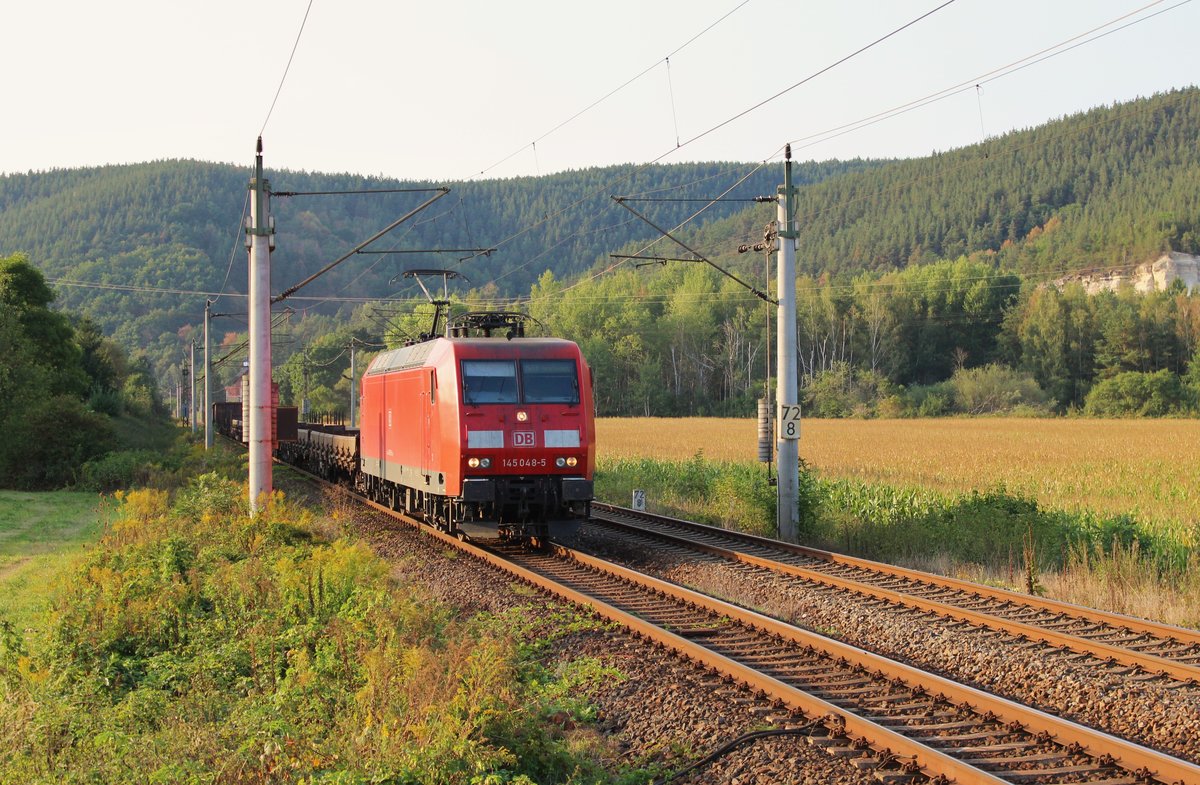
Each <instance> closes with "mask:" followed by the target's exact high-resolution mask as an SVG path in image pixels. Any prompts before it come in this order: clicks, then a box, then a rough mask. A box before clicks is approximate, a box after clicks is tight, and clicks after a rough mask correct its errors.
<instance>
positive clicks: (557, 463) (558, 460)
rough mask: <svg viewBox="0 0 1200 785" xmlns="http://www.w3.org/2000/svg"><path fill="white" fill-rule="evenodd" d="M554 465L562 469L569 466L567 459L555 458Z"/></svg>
mask: <svg viewBox="0 0 1200 785" xmlns="http://www.w3.org/2000/svg"><path fill="white" fill-rule="evenodd" d="M554 465H555V466H557V467H558V468H560V469H561V468H562V467H564V466H566V465H567V459H566V458H555V459H554Z"/></svg>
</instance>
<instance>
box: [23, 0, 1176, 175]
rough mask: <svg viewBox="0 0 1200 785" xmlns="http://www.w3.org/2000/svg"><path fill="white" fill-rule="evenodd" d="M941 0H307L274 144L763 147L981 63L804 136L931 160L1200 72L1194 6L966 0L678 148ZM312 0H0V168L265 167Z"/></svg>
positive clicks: (435, 159) (586, 159) (642, 149)
mask: <svg viewBox="0 0 1200 785" xmlns="http://www.w3.org/2000/svg"><path fill="white" fill-rule="evenodd" d="M942 2H943V0H826V2H823V3H816V2H809V1H802V0H792V1H791V2H788V1H787V0H748V2H746V3H745V4H744V5H743V4H742V0H639V1H638V2H630V1H629V0H603V2H589V3H583V2H578V0H507V1H506V2H500V1H499V0H491V2H487V1H486V0H458V1H457V2H452V1H450V0H442V2H432V1H430V2H423V3H414V2H400V1H399V0H395V1H392V2H386V1H385V0H337V1H336V2H334V1H333V0H313V3H312V10H311V12H310V14H309V17H308V21H307V24H306V26H305V28H304V32H303V35H302V36H301V38H300V42H299V47H298V49H297V51H296V55H295V60H294V62H293V64H292V66H291V70H290V72H289V74H288V76H287V80H286V82H285V83H284V86H283V91H282V94H281V95H280V97H279V100H278V104H277V106H276V108H275V110H274V113H273V114H272V115H271V117H270V121H269V122H268V123H267V125H266V130H265V132H264V135H263V136H264V145H265V161H266V163H267V166H268V168H270V169H285V168H286V169H299V170H307V171H321V172H355V173H360V174H368V175H370V174H377V175H385V176H389V177H397V178H402V179H435V180H455V179H463V178H466V177H470V176H473V175H476V174H478V173H479V172H481V171H484V170H486V173H485V174H484V176H486V177H512V176H518V175H532V174H539V173H540V174H546V173H549V172H555V171H562V170H566V169H578V168H583V167H588V166H595V165H606V164H614V163H626V162H645V161H650V160H654V159H658V158H659V157H660V156H661V157H662V161H663V162H666V163H672V162H679V161H694V160H737V161H757V160H763V159H765V158H768V157H772V156H774V157H778V155H777V154H776V151H777V150H778V149H779V148H781V147H782V145H783V143H784V142H786V141H790V140H798V139H802V138H805V137H808V136H810V135H812V134H816V133H820V132H823V131H826V130H827V129H830V128H834V127H837V126H839V125H842V124H843V123H847V122H852V121H855V120H859V119H861V118H865V117H868V116H871V115H874V114H875V113H878V112H882V111H885V110H888V109H890V108H892V107H895V106H898V105H901V104H905V103H907V102H909V101H912V100H915V99H918V98H921V97H923V96H926V95H929V94H931V93H935V92H937V91H939V90H942V89H944V88H947V87H951V86H953V85H958V84H960V83H965V84H967V88H966V89H965V91H964V92H961V93H959V94H957V95H954V96H951V97H949V98H947V99H945V100H943V101H940V102H938V103H936V104H933V105H932V106H928V107H925V108H920V109H917V110H914V111H911V112H909V113H907V114H904V115H902V116H900V117H899V118H896V119H891V120H887V121H885V122H881V123H878V124H876V125H873V126H871V127H869V128H867V129H864V130H860V131H855V132H853V133H848V134H844V135H842V136H839V137H836V138H834V139H831V140H828V141H824V142H821V143H818V144H813V145H811V146H807V147H801V146H800V145H799V144H797V149H796V152H795V157H796V158H797V159H799V160H807V159H828V158H853V157H859V156H861V157H891V156H897V157H905V156H921V155H927V154H929V153H930V152H932V151H934V150H946V149H950V148H954V147H960V146H963V145H968V144H973V143H976V142H978V141H980V140H981V139H983V138H984V137H985V136H987V135H996V134H1000V133H1003V132H1005V131H1008V130H1011V129H1014V128H1023V127H1029V126H1033V125H1038V124H1041V123H1043V122H1046V121H1047V120H1050V119H1052V118H1055V117H1059V116H1062V115H1064V114H1070V113H1073V112H1076V111H1080V110H1083V109H1087V108H1090V107H1092V106H1096V105H1099V104H1106V103H1112V102H1114V101H1124V100H1128V99H1131V98H1135V97H1137V96H1145V95H1150V94H1153V93H1155V92H1158V91H1163V90H1168V89H1171V88H1174V87H1185V86H1189V85H1192V84H1195V83H1196V82H1197V81H1198V80H1200V46H1197V45H1196V39H1197V33H1200V2H1187V0H1185V1H1184V2H1183V3H1180V2H1179V0H1164V2H1159V3H1151V2H1149V0H957V1H956V2H953V3H952V4H951V5H949V6H948V7H946V8H943V9H942V10H940V11H938V12H936V13H934V14H933V15H932V16H930V17H928V18H927V19H925V20H923V21H921V22H918V23H916V24H915V25H913V26H912V27H910V28H908V29H906V30H904V31H903V32H900V33H898V34H897V35H895V36H894V37H892V38H890V39H888V40H887V41H885V42H884V43H882V44H880V45H878V46H876V47H874V48H873V49H871V50H869V51H868V52H866V53H864V54H862V55H860V56H858V57H856V58H854V59H852V60H850V61H849V62H847V63H845V64H843V65H841V66H838V67H836V68H834V69H833V70H831V71H830V72H828V73H826V74H823V75H821V76H818V77H816V78H815V79H813V80H812V81H811V82H809V83H807V84H805V85H802V86H800V87H797V88H796V89H794V90H792V91H790V92H788V93H787V94H786V95H784V96H782V97H780V98H777V99H776V100H774V101H773V102H771V103H769V104H768V105H767V106H765V107H763V108H761V109H758V110H755V111H753V112H751V113H749V114H747V115H745V116H744V117H741V118H740V119H737V120H735V121H733V122H730V123H729V124H728V125H726V126H724V127H722V128H720V129H719V130H716V131H714V132H712V133H710V134H708V135H706V136H704V137H703V138H701V139H699V140H697V141H694V142H692V143H689V144H684V146H682V147H681V148H679V149H676V145H677V143H678V142H687V140H689V139H692V138H693V137H696V136H698V135H700V134H703V133H704V132H705V131H708V130H709V129H711V128H713V127H714V126H717V125H718V124H720V123H722V122H724V121H726V120H729V119H730V118H732V117H734V116H735V115H737V114H738V113H740V112H742V111H744V110H746V109H748V108H750V107H751V106H753V105H754V104H756V103H758V102H760V101H762V100H764V99H766V98H768V97H770V96H772V95H774V94H775V93H778V92H780V91H781V90H784V89H786V88H788V87H789V86H791V85H793V84H795V83H797V82H799V81H801V80H802V79H804V78H806V77H808V76H810V75H811V74H813V73H815V72H817V71H819V70H821V69H822V68H825V67H826V66H828V65H830V64H832V63H834V62H835V61H837V60H839V59H840V58H842V57H844V56H846V55H848V54H850V53H852V52H854V51H855V50H856V49H859V48H860V47H862V46H864V45H866V44H868V43H870V42H871V41H873V40H875V39H877V38H879V37H881V36H883V35H885V34H887V33H889V32H891V31H892V30H894V29H895V28H897V27H899V26H901V25H903V24H904V23H906V22H909V21H910V20H913V19H915V18H916V17H918V16H920V15H921V14H924V13H926V12H928V11H930V10H932V9H934V8H936V7H937V6H938V5H940V4H941V3H942ZM307 5H308V0H237V1H236V2H235V1H234V0H204V2H193V3H183V2H179V1H178V0H109V2H105V3H98V2H95V0H37V1H36V2H34V1H33V0H29V1H27V2H17V1H16V0H3V3H2V5H0V30H2V31H3V52H4V66H5V68H4V70H5V75H4V78H3V81H2V82H0V106H3V108H4V116H3V118H2V119H0V173H14V172H25V171H28V170H45V169H52V168H60V167H75V166H87V165H99V164H109V163H133V162H141V161H150V160H158V159H164V158H194V159H200V160H207V161H220V162H233V163H237V164H244V165H249V164H250V163H251V162H252V160H253V154H254V140H255V137H256V136H257V135H258V133H259V129H260V128H262V126H263V122H264V119H265V118H266V116H267V110H268V108H269V106H270V104H271V100H272V98H273V96H274V95H275V91H276V88H277V87H278V85H279V82H280V78H281V76H282V75H283V71H284V67H285V65H286V64H287V61H288V55H289V53H290V52H291V50H292V46H293V44H294V43H295V40H296V34H297V31H298V30H299V28H300V24H301V20H302V19H303V18H304V13H305V8H306V7H307ZM735 9H736V10H735ZM1138 9H1145V10H1141V11H1139V10H1138ZM730 12H732V13H730ZM1131 12H1134V13H1133V15H1132V16H1131V17H1129V18H1128V19H1126V20H1125V22H1128V21H1132V20H1134V19H1139V18H1143V17H1146V16H1148V15H1150V14H1153V13H1155V12H1162V13H1160V14H1159V15H1158V16H1156V17H1154V18H1151V19H1148V20H1146V21H1143V22H1141V23H1139V24H1135V25H1133V26H1131V27H1129V28H1127V29H1124V30H1119V31H1117V32H1115V33H1113V34H1112V35H1109V36H1107V37H1105V38H1102V39H1100V40H1097V41H1095V42H1093V43H1089V44H1086V45H1084V46H1080V47H1078V48H1076V49H1074V50H1072V51H1070V52H1067V53H1065V54H1062V55H1060V56H1058V57H1053V58H1051V59H1048V60H1046V61H1045V62H1042V63H1038V64H1035V65H1032V66H1030V67H1028V68H1026V69H1024V70H1022V71H1020V72H1018V73H1016V74H1014V75H1011V76H1007V77H1003V78H999V79H995V80H993V81H984V82H982V85H981V88H980V89H978V90H977V89H976V88H975V87H974V84H975V83H976V82H980V81H981V80H982V79H983V75H985V74H987V73H988V72H990V71H992V70H993V69H996V68H1000V67H1002V66H1005V65H1008V64H1010V63H1013V62H1016V61H1018V60H1020V59H1022V58H1025V57H1027V56H1029V55H1032V54H1034V53H1036V52H1038V51H1039V50H1042V49H1044V48H1047V47H1052V46H1055V45H1058V44H1060V43H1063V42H1066V41H1067V40H1068V39H1071V38H1073V37H1075V36H1077V35H1080V34H1082V33H1085V32H1087V31H1089V30H1091V29H1092V28H1095V27H1099V26H1101V25H1104V24H1105V23H1107V22H1110V21H1112V20H1114V19H1116V18H1117V17H1120V16H1122V15H1125V14H1129V13H1131ZM726 14H729V16H728V17H727V18H726V19H724V21H722V22H720V23H719V24H717V25H716V26H715V27H713V28H712V29H711V30H709V31H708V32H706V33H704V34H703V35H701V36H700V37H698V38H696V39H695V40H694V41H691V43H687V42H688V41H689V39H692V38H693V36H696V35H697V34H698V33H700V32H701V31H703V30H704V29H705V28H707V27H709V26H710V25H712V24H713V23H714V22H716V21H717V20H718V19H720V18H721V17H722V16H725V15H726ZM1106 29H1111V28H1106ZM684 44H687V45H686V46H684ZM680 47H683V48H680ZM672 53H673V54H672ZM668 55H670V66H669V69H668V67H667V64H666V63H665V62H664V59H665V58H666V57H667V56H668ZM647 69H649V70H647ZM643 71H647V72H646V73H645V74H644V75H643V76H641V77H640V78H637V79H636V80H634V81H632V82H631V83H630V84H629V85H628V86H626V87H624V88H623V89H621V90H619V91H618V92H616V93H615V94H614V95H612V96H611V97H609V98H608V99H607V100H605V101H604V102H602V103H601V104H599V105H598V106H596V107H594V108H592V109H590V110H589V111H588V112H586V113H585V114H583V115H582V116H580V117H578V118H577V119H575V120H573V121H571V122H570V123H569V124H567V125H566V126H564V127H563V128H561V129H559V130H557V131H554V132H553V133H549V134H548V135H547V132H549V131H551V129H553V128H555V126H557V125H559V124H560V123H562V122H563V121H564V120H567V119H568V118H570V117H571V116H572V115H574V114H575V113H577V112H578V111H580V110H581V109H583V108H585V107H587V106H588V105H589V104H591V103H593V102H594V101H596V100H597V99H599V98H601V97H602V96H604V95H605V94H607V93H609V92H611V91H613V90H614V89H616V88H618V87H619V86H621V85H622V84H624V83H625V82H627V81H629V80H630V79H632V78H633V77H635V76H637V75H638V74H639V73H641V72H643ZM543 135H545V136H544V138H543ZM535 140H537V141H536V153H535V150H534V148H533V147H531V146H530V143H531V142H533V141H535ZM513 153H515V155H512V157H511V158H508V160H506V161H504V162H503V163H499V164H498V165H495V166H493V165H494V164H497V162H499V161H501V160H502V159H504V158H506V157H507V156H509V155H510V154H513Z"/></svg>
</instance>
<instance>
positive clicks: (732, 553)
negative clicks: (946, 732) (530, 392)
mask: <svg viewBox="0 0 1200 785" xmlns="http://www.w3.org/2000/svg"><path fill="white" fill-rule="evenodd" d="M592 518H593V519H594V520H598V521H600V522H601V523H603V524H605V525H607V526H613V527H616V528H619V529H622V530H626V531H633V532H638V533H641V534H645V535H647V536H650V537H654V538H657V539H661V540H665V541H667V542H671V543H676V544H680V545H684V546H686V547H688V548H691V549H694V550H697V551H700V552H702V553H707V554H710V555H712V556H717V557H720V558H722V559H726V560H729V561H735V562H739V563H742V564H749V565H752V566H755V567H760V568H762V569H765V570H769V571H771V572H775V573H782V574H784V575H791V576H794V577H797V578H801V579H804V580H808V581H812V582H814V583H819V584H823V585H825V586H832V587H834V588H839V589H845V590H846V591H850V592H853V593H855V594H859V595H863V596H866V597H872V598H875V599H878V600H883V601H885V602H888V603H892V604H895V605H902V606H906V607H910V608H915V609H917V610H921V611H926V612H929V613H934V614H937V615H939V616H946V617H949V618H952V619H955V620H956V621H962V622H966V623H968V624H973V625H977V626H980V627H985V628H988V629H998V630H1003V631H1004V632H1007V633H1009V634H1011V635H1015V636H1018V637H1024V638H1028V639H1030V640H1036V641H1041V642H1043V643H1046V644H1048V645H1050V646H1054V647H1058V648H1065V649H1071V650H1074V651H1077V652H1081V653H1084V654H1090V655H1092V656H1094V657H1097V658H1098V659H1101V660H1105V659H1108V660H1111V661H1112V662H1115V663H1119V664H1121V665H1127V666H1130V667H1135V668H1140V669H1142V670H1144V671H1146V672H1148V673H1152V674H1156V675H1165V676H1170V677H1172V678H1175V679H1179V680H1181V681H1185V682H1187V681H1191V682H1194V683H1200V667H1198V666H1195V665H1189V664H1187V663H1180V662H1175V661H1174V660H1170V659H1167V658H1165V657H1160V656H1158V655H1156V654H1145V653H1142V652H1138V651H1135V650H1132V649H1125V648H1122V647H1120V646H1113V645H1112V644H1108V643H1103V642H1101V641H1094V640H1090V639H1088V638H1081V637H1079V636H1077V635H1071V634H1070V633H1065V632H1057V631H1055V630H1052V629H1047V628H1044V627H1038V626H1036V625H1032V624H1026V623H1024V622H1019V621H1012V620H1011V619H1005V618H1003V617H1001V616H995V615H992V614H990V613H985V612H982V611H973V610H969V609H966V608H960V607H958V606H956V605H951V604H949V603H944V602H939V601H937V600H929V599H925V598H923V597H918V596H916V595H912V594H907V593H905V592H903V591H897V590H892V589H884V588H880V587H878V586H872V585H871V584H869V583H863V582H862V581H856V580H853V579H851V578H842V577H840V576H837V575H830V574H828V573H824V572H821V571H819V570H812V569H809V568H807V567H798V566H796V565H794V564H787V563H785V562H779V561H775V560H773V559H766V558H763V557H760V556H754V555H752V554H749V553H743V552H741V551H736V550H732V549H729V548H722V547H720V546H718V545H711V544H708V543H704V542H697V541H696V540H692V539H688V538H687V537H680V536H676V535H673V534H668V533H665V532H662V531H656V530H653V529H647V528H644V527H642V526H638V525H637V524H634V523H628V522H626V521H620V520H616V519H613V518H608V517H597V515H596V510H595V507H594V506H593V511H592Z"/></svg>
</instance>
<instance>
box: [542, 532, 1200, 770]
mask: <svg viewBox="0 0 1200 785" xmlns="http://www.w3.org/2000/svg"><path fill="white" fill-rule="evenodd" d="M554 548H555V550H556V551H557V552H558V553H559V554H561V555H563V556H565V557H567V558H571V559H574V560H576V561H578V562H579V563H581V564H583V565H586V566H588V567H591V568H592V569H594V570H597V571H600V572H607V573H609V574H611V575H614V576H616V577H619V578H622V579H624V580H626V581H629V582H631V583H635V584H639V585H641V586H644V587H645V588H647V589H649V590H651V591H654V592H657V593H659V594H662V595H665V596H668V597H672V598H675V599H677V600H679V601H681V602H686V603H689V604H691V605H694V606H696V607H699V608H704V609H706V610H709V611H711V612H713V613H717V614H720V615H722V616H726V617H728V618H730V619H734V620H736V621H738V622H740V623H742V624H744V625H746V626H748V627H751V628H753V629H758V630H762V631H764V632H767V633H770V634H773V635H776V636H778V637H780V638H782V639H784V640H788V641H791V642H793V643H795V644H797V645H799V646H805V647H811V648H813V649H814V650H817V651H820V652H823V653H824V654H826V655H827V656H830V657H833V658H835V659H836V658H844V659H846V660H847V661H849V662H853V663H855V664H857V665H859V666H860V667H862V668H864V669H866V670H868V671H873V672H877V673H882V674H884V675H885V676H887V677H891V678H895V679H897V680H900V681H903V682H905V683H906V684H908V685H909V686H911V687H914V688H919V689H922V690H924V691H926V692H928V693H931V694H939V693H940V694H942V695H945V696H946V697H947V698H948V699H949V700H951V701H954V702H957V703H960V704H964V705H967V706H970V707H972V708H973V709H974V710H975V711H978V712H981V713H983V712H991V713H992V714H994V715H995V716H996V717H999V718H1000V719H1003V720H1006V721H1009V722H1016V723H1019V724H1020V725H1021V726H1022V727H1023V728H1024V729H1025V730H1026V731H1028V732H1031V733H1045V734H1047V735H1048V736H1049V737H1050V738H1052V739H1053V740H1054V741H1055V742H1056V743H1058V744H1062V745H1070V744H1078V745H1079V746H1080V747H1081V748H1082V749H1083V750H1084V751H1085V752H1086V753H1087V754H1089V755H1091V756H1093V757H1096V758H1100V757H1101V756H1103V755H1110V756H1112V757H1113V758H1114V759H1115V760H1116V761H1117V762H1118V765H1120V766H1121V768H1124V769H1127V770H1128V771H1130V772H1131V773H1135V772H1139V771H1141V772H1149V773H1150V775H1151V776H1153V777H1155V778H1157V779H1159V780H1160V781H1162V782H1169V783H1185V785H1200V766H1197V765H1195V764H1192V763H1189V762H1187V761H1184V760H1180V759H1178V758H1175V757H1172V756H1170V755H1167V754H1165V753H1161V752H1157V751H1155V750H1151V749H1149V748H1147V747H1143V746H1141V745H1139V744H1135V743H1134V742H1131V741H1128V740H1126V739H1122V738H1120V737H1117V736H1112V735H1110V734H1107V733H1103V732H1101V731H1098V730H1094V729H1092V728H1088V727H1086V726H1084V725H1080V724H1078V723H1075V722H1072V721H1070V720H1066V719H1063V718H1061V717H1055V716H1053V715H1051V714H1047V713H1046V712H1043V711H1039V710H1038V709H1034V708H1031V707H1029V706H1023V705H1021V704H1019V703H1016V702H1015V701H1010V700H1008V699H1006V698H1001V697H999V696H997V695H992V694H991V693H988V692H984V691H983V690H979V689H976V688H974V687H969V686H967V685H965V684H959V683H957V682H954V681H951V680H949V679H946V678H943V677H941V676H938V675H936V674H933V673H928V672H925V671H922V670H919V669H917V668H914V667H912V666H910V665H905V664H903V663H901V662H897V661H895V660H890V659H888V658H886V657H882V656H880V655H878V654H872V653H871V652H868V651H865V650H863V649H859V648H857V647H855V646H851V645H849V644H845V643H841V642H839V641H835V640H833V639H831V638H826V637H824V636H823V635H818V634H817V633H813V632H808V631H807V630H803V629H800V628H798V627H794V626H792V625H790V624H786V623H784V622H781V621H779V620H777V619H772V618H771V617H769V616H765V615H763V614H761V613H758V612H756V611H752V610H749V609H746V608H742V607H740V606H737V605H733V604H732V603H728V602H725V601H724V600H718V599H716V598H715V597H710V596H708V595H706V594H700V593H699V592H695V591H692V590H691V589H686V588H684V587H682V586H679V585H677V584H674V583H670V582H668V581H664V580H660V579H658V578H654V577H651V576H649V575H645V574H643V573H640V572H637V571H635V570H632V569H629V568H627V567H622V566H620V565H617V564H613V563H612V562H608V561H605V560H603V559H600V558H598V557H595V556H591V555H589V554H585V553H581V552H579V551H573V550H570V549H568V548H565V547H563V546H560V545H559V546H554ZM668 634H669V633H668ZM676 637H677V636H676ZM688 643H689V644H690V643H692V642H691V641H688ZM759 677H761V674H759ZM810 697H811V696H810ZM839 716H840V715H839ZM855 716H857V715H855ZM859 719H861V718H859ZM1135 776H1136V775H1135Z"/></svg>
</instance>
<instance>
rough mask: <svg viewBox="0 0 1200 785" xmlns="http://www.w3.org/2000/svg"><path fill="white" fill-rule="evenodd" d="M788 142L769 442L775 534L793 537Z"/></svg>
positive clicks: (795, 404)
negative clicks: (774, 467)
mask: <svg viewBox="0 0 1200 785" xmlns="http://www.w3.org/2000/svg"><path fill="white" fill-rule="evenodd" d="M794 196H795V189H794V188H793V186H792V146H791V145H788V146H787V148H786V152H785V153H784V164H783V186H782V187H781V188H780V189H779V197H780V198H779V202H778V215H777V217H778V221H779V258H778V264H777V265H776V266H777V268H778V269H777V273H776V275H777V279H776V285H777V290H778V296H779V308H778V312H777V328H778V329H777V331H776V332H777V333H778V336H777V338H776V348H777V354H778V356H779V357H778V368H779V378H778V380H777V381H776V388H775V399H776V402H777V404H778V406H779V409H778V411H777V413H776V417H775V422H776V423H778V428H779V433H778V440H777V442H776V445H775V449H776V455H778V460H779V501H778V507H777V511H778V515H777V521H778V525H779V539H781V540H783V541H784V542H797V540H798V538H799V535H800V500H799V496H800V441H799V439H800V403H799V391H798V387H799V380H798V378H797V374H796V227H795V224H794V219H793V215H794V208H793V207H792V199H793V197H794Z"/></svg>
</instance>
